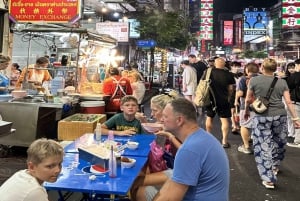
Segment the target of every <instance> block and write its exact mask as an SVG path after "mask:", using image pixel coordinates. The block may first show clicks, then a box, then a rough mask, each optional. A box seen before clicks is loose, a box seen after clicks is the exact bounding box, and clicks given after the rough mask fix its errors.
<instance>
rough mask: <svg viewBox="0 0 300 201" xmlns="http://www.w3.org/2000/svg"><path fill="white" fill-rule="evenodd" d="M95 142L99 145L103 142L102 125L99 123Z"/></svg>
mask: <svg viewBox="0 0 300 201" xmlns="http://www.w3.org/2000/svg"><path fill="white" fill-rule="evenodd" d="M95 140H96V141H97V142H98V143H99V142H101V124H100V123H97V126H96V129H95Z"/></svg>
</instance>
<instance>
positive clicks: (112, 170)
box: [108, 146, 117, 178]
mask: <svg viewBox="0 0 300 201" xmlns="http://www.w3.org/2000/svg"><path fill="white" fill-rule="evenodd" d="M108 167H109V177H112V178H114V177H117V160H116V157H115V154H114V148H113V146H111V147H110V157H109V161H108Z"/></svg>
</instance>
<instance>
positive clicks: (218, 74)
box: [205, 58, 235, 148]
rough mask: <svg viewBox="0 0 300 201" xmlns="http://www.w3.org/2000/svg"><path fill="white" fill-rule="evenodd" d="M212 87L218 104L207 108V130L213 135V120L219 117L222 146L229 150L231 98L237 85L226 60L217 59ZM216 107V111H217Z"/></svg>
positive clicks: (212, 76) (212, 74)
mask: <svg viewBox="0 0 300 201" xmlns="http://www.w3.org/2000/svg"><path fill="white" fill-rule="evenodd" d="M210 78H211V87H212V90H213V93H214V95H215V99H216V103H213V102H214V101H213V100H212V103H213V104H212V105H210V106H208V107H206V108H205V109H206V111H207V113H206V115H207V118H206V122H205V126H206V130H207V132H209V133H211V132H212V128H213V118H214V117H215V116H216V115H218V117H219V118H220V121H221V131H222V145H223V147H224V148H229V147H230V144H229V143H228V141H227V138H228V133H229V130H230V129H229V128H230V117H231V110H230V103H229V101H230V96H231V94H232V93H233V87H234V84H235V80H234V76H233V74H232V73H230V72H229V71H228V69H227V68H226V67H225V60H224V59H223V58H217V59H216V60H215V68H213V69H212V72H211V76H210ZM215 106H216V109H215Z"/></svg>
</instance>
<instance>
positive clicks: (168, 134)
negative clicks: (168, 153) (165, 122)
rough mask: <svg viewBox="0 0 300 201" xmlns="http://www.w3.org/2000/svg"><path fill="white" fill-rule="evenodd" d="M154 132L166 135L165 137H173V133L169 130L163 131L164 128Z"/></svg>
mask: <svg viewBox="0 0 300 201" xmlns="http://www.w3.org/2000/svg"><path fill="white" fill-rule="evenodd" d="M154 134H155V135H162V136H165V137H167V138H168V139H169V138H171V137H173V135H172V133H170V132H167V131H163V130H161V131H157V132H156V133H154Z"/></svg>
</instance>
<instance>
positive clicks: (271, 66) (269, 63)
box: [261, 58, 277, 72]
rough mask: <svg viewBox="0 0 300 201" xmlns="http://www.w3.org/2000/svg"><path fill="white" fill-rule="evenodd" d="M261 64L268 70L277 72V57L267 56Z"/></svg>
mask: <svg viewBox="0 0 300 201" xmlns="http://www.w3.org/2000/svg"><path fill="white" fill-rule="evenodd" d="M261 65H262V66H263V68H264V70H265V71H267V72H275V71H276V70H277V62H276V61H275V59H271V58H266V59H264V61H263V62H262V64H261Z"/></svg>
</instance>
